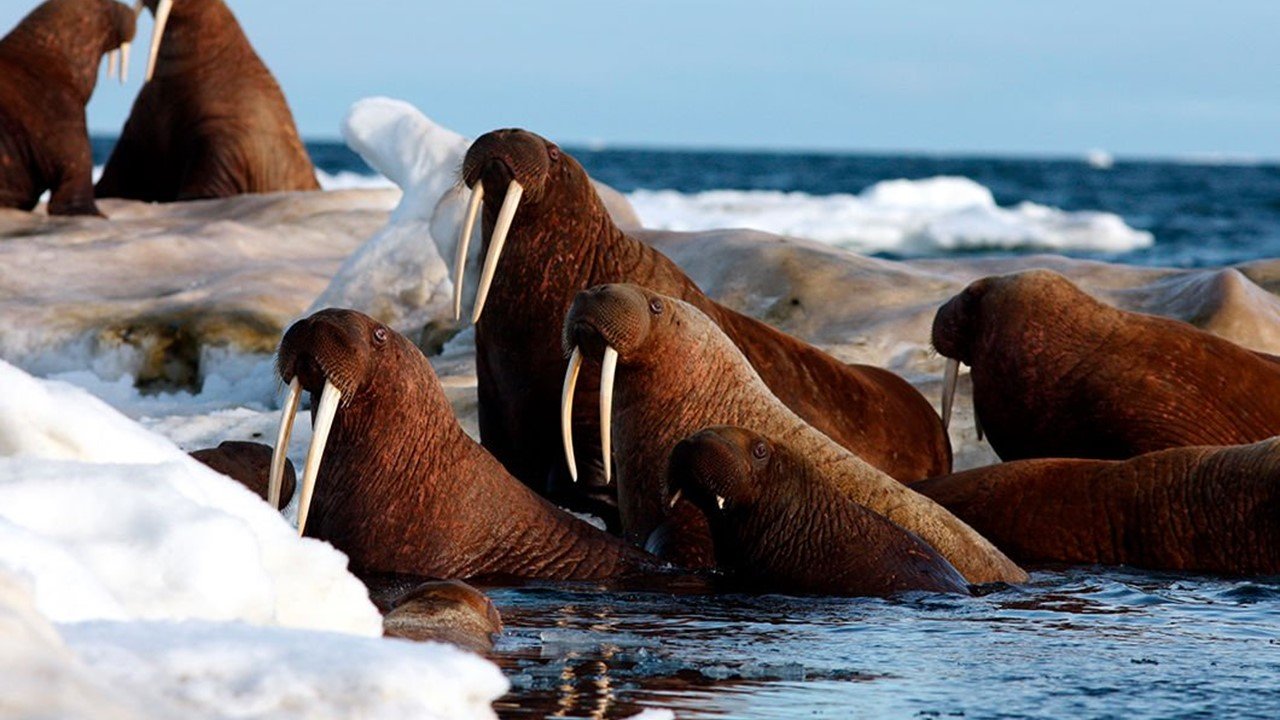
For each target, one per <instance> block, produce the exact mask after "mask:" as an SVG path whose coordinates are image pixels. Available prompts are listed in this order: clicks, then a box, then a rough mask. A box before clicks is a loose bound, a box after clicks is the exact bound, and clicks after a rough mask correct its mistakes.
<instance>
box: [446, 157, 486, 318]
mask: <svg viewBox="0 0 1280 720" xmlns="http://www.w3.org/2000/svg"><path fill="white" fill-rule="evenodd" d="M483 200H484V183H483V182H480V181H479V180H477V181H476V185H475V187H473V188H472V189H471V201H470V202H468V203H467V217H466V219H465V220H463V221H462V235H460V236H459V237H458V257H457V259H456V260H455V261H454V263H453V319H454V320H455V321H456V320H461V319H462V276H463V275H464V274H465V273H466V271H467V249H468V248H469V247H470V245H471V230H472V229H473V228H474V227H475V226H476V215H479V214H480V203H481V201H483Z"/></svg>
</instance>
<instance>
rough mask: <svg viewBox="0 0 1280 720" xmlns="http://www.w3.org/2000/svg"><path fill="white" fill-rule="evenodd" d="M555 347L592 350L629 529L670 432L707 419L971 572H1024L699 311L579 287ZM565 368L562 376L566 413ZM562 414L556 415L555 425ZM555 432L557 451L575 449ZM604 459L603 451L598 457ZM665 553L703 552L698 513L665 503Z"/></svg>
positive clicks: (635, 530) (973, 578) (682, 434)
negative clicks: (820, 425)
mask: <svg viewBox="0 0 1280 720" xmlns="http://www.w3.org/2000/svg"><path fill="white" fill-rule="evenodd" d="M564 344H565V354H570V353H572V355H573V356H575V357H576V356H584V357H589V358H593V359H595V360H597V361H601V382H600V388H601V390H600V410H599V416H600V418H601V420H602V422H601V441H602V442H601V445H602V447H603V450H604V452H605V454H606V455H612V453H613V449H614V448H616V449H617V454H616V457H617V461H618V463H617V467H618V507H619V510H620V511H621V515H622V524H623V528H624V529H625V530H626V532H627V536H628V538H629V539H631V540H632V541H635V542H644V541H645V540H646V538H648V536H649V534H650V533H651V532H652V531H653V530H654V529H655V527H657V525H658V524H659V523H660V522H662V520H663V516H664V514H665V512H666V501H667V498H668V497H669V495H670V493H669V490H668V488H667V465H668V460H669V458H670V456H671V451H672V449H673V448H675V446H676V443H678V442H680V441H681V440H683V439H684V438H686V437H688V436H689V435H691V434H693V433H695V432H697V431H699V430H701V429H703V428H705V427H708V426H712V425H736V426H739V427H746V428H750V429H752V430H753V431H755V432H758V433H760V434H762V435H766V436H768V437H769V438H770V439H771V440H773V441H775V442H777V443H785V444H787V445H788V446H790V447H792V448H793V449H794V451H795V452H796V453H799V454H802V455H803V456H805V457H807V458H808V459H809V462H812V463H813V464H814V465H815V466H816V467H818V468H820V469H821V471H822V473H823V474H824V475H825V476H826V477H827V478H828V479H829V481H830V482H832V483H835V484H836V485H838V486H839V488H840V489H841V490H842V491H843V492H844V493H845V494H846V495H847V496H848V497H849V498H850V499H852V500H853V501H854V502H856V503H857V504H859V505H862V506H863V507H865V508H867V509H868V510H871V511H873V512H877V513H880V514H881V515H884V516H885V517H886V518H888V519H889V520H891V521H893V522H895V523H897V524H898V525H900V526H902V527H903V528H906V529H907V530H909V531H911V532H914V533H915V534H916V535H919V536H920V537H921V539H923V540H924V541H925V542H927V543H929V544H930V545H931V546H933V548H934V549H935V550H937V551H938V553H939V554H941V555H942V556H943V557H945V558H946V559H947V561H948V562H950V563H951V564H952V565H954V566H955V568H956V569H957V570H959V571H960V572H961V574H963V575H964V576H965V578H967V579H968V580H969V582H972V583H986V582H996V581H1005V582H1021V581H1023V580H1025V579H1026V573H1024V572H1022V570H1021V569H1020V568H1018V566H1017V565H1015V564H1014V563H1013V562H1012V561H1010V560H1009V559H1008V558H1006V557H1005V556H1004V555H1003V554H1002V553H1001V552H1000V551H999V550H997V549H996V548H995V547H994V546H993V545H992V544H991V543H989V542H987V541H986V540H985V539H983V538H982V536H980V535H978V533H976V532H974V531H973V529H972V528H970V527H969V526H968V525H965V524H964V523H963V522H961V521H960V520H958V519H956V518H955V517H954V516H953V515H952V514H951V513H949V512H947V511H946V510H945V509H944V508H943V507H942V506H940V505H938V504H937V503H935V502H933V501H932V500H930V499H928V498H926V497H924V496H923V495H920V494H919V493H916V492H914V491H912V490H910V489H908V488H907V486H906V485H903V484H902V483H900V482H897V481H896V480H894V479H893V478H891V477H889V476H888V475H886V474H885V473H883V472H881V471H880V470H878V469H876V468H875V467H873V466H871V465H870V464H868V463H866V462H865V461H863V460H862V459H861V458H860V457H858V456H857V455H855V454H853V453H852V452H850V451H849V450H848V449H846V448H844V447H842V446H840V445H839V444H837V443H835V442H834V441H832V440H831V438H829V437H827V436H826V435H824V434H823V433H821V432H819V431H818V430H816V429H814V428H813V427H812V426H811V425H809V424H808V423H806V422H805V421H804V420H803V419H801V418H800V417H799V416H798V415H796V413H794V412H792V411H791V409H790V408H788V407H787V406H786V405H785V404H783V403H782V402H781V401H779V400H778V398H776V397H774V395H773V394H772V393H771V392H770V391H769V388H768V386H766V385H765V384H764V381H763V380H761V379H760V376H759V375H758V374H756V371H755V369H754V368H752V367H751V364H750V363H748V362H747V361H746V358H744V357H743V355H742V353H741V352H739V351H738V348H737V347H736V346H734V344H733V342H732V341H731V340H730V339H729V337H728V336H727V335H725V333H724V331H722V330H721V329H720V327H719V326H718V325H716V324H715V323H714V322H712V321H711V319H710V318H708V317H707V316H706V315H704V314H703V313H702V311H700V310H698V309H697V308H695V307H694V306H692V305H690V304H689V303H686V302H684V301H682V300H677V299H675V298H669V297H664V296H661V295H659V294H657V293H655V292H652V291H650V290H646V289H644V288H640V287H637V286H635V285H602V286H598V287H595V288H592V289H590V290H586V291H583V292H581V293H578V296H577V298H576V299H575V300H574V301H573V307H572V308H571V309H570V310H569V314H568V316H567V317H566V318H565V324H564ZM575 381H576V373H575V372H574V369H573V363H571V367H570V371H569V372H568V374H567V375H566V377H565V388H564V398H565V400H566V415H567V409H568V403H569V402H571V401H572V398H573V394H574V384H575ZM564 425H567V423H564V424H562V427H563V426H564ZM571 437H572V436H571V435H568V434H567V433H566V434H565V435H564V441H565V450H566V454H568V455H570V456H572V455H573V454H574V451H573V445H572V441H571ZM607 462H608V460H607V459H606V463H607ZM672 524H673V525H675V526H676V527H675V531H674V533H673V537H672V538H671V544H672V545H673V546H674V547H676V548H678V549H679V551H678V552H677V553H675V554H674V555H673V556H672V557H673V559H678V560H679V561H681V562H687V561H685V560H684V558H685V557H702V556H704V555H705V554H706V550H707V549H709V546H710V545H711V543H710V536H709V534H708V532H707V528H706V521H705V519H704V518H703V517H702V515H701V513H698V512H697V511H696V510H694V509H693V507H692V505H690V504H689V503H688V502H681V503H679V504H677V505H676V507H675V511H674V517H673V518H672Z"/></svg>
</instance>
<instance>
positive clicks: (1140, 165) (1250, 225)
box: [94, 138, 1280, 267]
mask: <svg viewBox="0 0 1280 720" xmlns="http://www.w3.org/2000/svg"><path fill="white" fill-rule="evenodd" d="M112 142H113V141H112V140H110V139H101V138H100V139H95V141H94V156H95V164H98V165H101V164H102V163H104V162H105V161H106V158H107V155H108V154H109V152H110V147H111V145H112ZM307 147H308V149H309V151H310V152H311V156H312V158H313V159H314V161H315V163H316V166H317V167H318V168H319V169H320V170H322V171H323V172H325V173H328V174H330V175H338V174H339V173H344V172H348V173H357V174H362V175H364V174H367V175H374V174H375V173H374V172H373V171H372V170H370V169H369V167H368V166H367V165H365V163H364V161H363V160H361V159H360V158H359V157H358V156H357V155H356V154H355V153H353V152H351V151H350V150H349V149H348V148H347V147H346V146H345V145H343V144H341V143H337V142H311V143H308V144H307ZM566 149H567V150H568V151H569V152H570V153H571V154H573V155H574V157H576V158H578V160H579V161H580V162H581V163H582V164H583V165H584V166H585V167H586V169H587V171H588V172H590V173H591V175H592V176H593V177H595V178H597V179H599V180H602V181H604V182H606V183H608V184H610V185H612V186H614V187H615V188H617V189H618V190H621V191H623V192H628V193H629V192H633V191H636V190H641V189H644V190H675V191H678V192H680V193H686V194H692V193H699V192H703V191H709V190H740V191H781V192H800V193H806V194H808V195H813V196H826V195H832V194H836V193H849V194H857V193H859V192H861V191H863V190H864V189H866V188H868V187H870V186H872V185H874V184H875V183H877V182H880V181H884V180H893V179H899V178H904V179H908V180H921V179H925V178H931V177H937V176H953V177H964V178H969V179H970V180H973V181H975V182H976V183H979V184H981V185H983V186H985V187H986V188H988V189H990V191H991V193H992V195H993V196H994V198H995V200H996V203H997V204H998V205H1000V206H1002V207H1013V206H1016V205H1018V204H1019V203H1022V202H1033V203H1037V204H1039V205H1044V206H1048V207H1052V208H1058V209H1061V210H1064V211H1068V212H1081V211H1103V212H1109V213H1115V214H1116V215H1119V216H1120V217H1121V218H1123V220H1124V222H1125V223H1126V224H1127V225H1128V226H1129V227H1131V228H1133V229H1135V230H1145V231H1147V232H1150V233H1151V234H1152V235H1153V236H1154V239H1155V242H1154V244H1153V245H1151V246H1149V247H1142V248H1135V249H1125V250H1119V251H1107V250H1097V249H1072V248H1065V249H1063V248H1045V247H1035V246H1029V247H1027V248H1025V249H1024V250H1021V251H1023V252H1043V251H1045V250H1052V251H1054V252H1062V253H1063V254H1066V255H1072V256H1076V257H1090V258H1097V259H1105V260H1111V261H1118V262H1124V263H1134V264H1145V265H1164V266H1177V267H1203V266H1215V265H1226V264H1233V263H1239V262H1245V261H1248V260H1254V259H1258V258H1266V257H1276V256H1280V163H1258V164H1213V163H1208V162H1206V163H1192V162H1171V161H1155V160H1150V161H1146V160H1144V161H1130V160H1124V159H1119V160H1116V161H1115V162H1114V164H1113V165H1111V166H1110V167H1109V168H1099V167H1095V166H1094V165H1093V164H1090V163H1089V162H1087V161H1086V160H1085V159H1084V158H1079V159H1071V158H1068V159H1039V158H983V157H959V156H955V157H949V156H930V155H872V154H856V153H780V152H763V151H752V152H727V151H714V152H703V151H690V150H631V149H586V148H574V147H569V148H566ZM1018 251H1019V250H1018V249H1011V248H1007V247H1001V248H978V249H974V248H966V249H963V250H955V249H941V248H933V249H930V248H926V249H924V250H921V249H919V248H916V249H914V250H913V251H912V252H910V253H908V254H910V255H912V256H921V255H924V256H939V255H943V256H945V255H948V254H955V253H956V252H964V253H977V252H980V253H988V254H990V253H1000V254H1007V253H1010V252H1018ZM872 254H875V255H879V256H882V257H899V256H901V254H902V253H900V252H896V251H894V250H887V251H883V250H882V251H878V252H873V253H872Z"/></svg>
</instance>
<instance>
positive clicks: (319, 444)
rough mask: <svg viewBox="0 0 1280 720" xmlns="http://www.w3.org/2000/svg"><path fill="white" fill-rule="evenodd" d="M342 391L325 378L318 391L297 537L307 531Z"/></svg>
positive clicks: (299, 508) (305, 468)
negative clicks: (312, 503)
mask: <svg viewBox="0 0 1280 720" xmlns="http://www.w3.org/2000/svg"><path fill="white" fill-rule="evenodd" d="M341 399H342V391H341V390H339V389H338V388H336V387H334V386H333V383H331V382H329V380H328V379H327V378H326V379H325V381H324V390H322V391H320V404H319V405H318V406H317V407H316V425H315V428H314V429H313V430H312V434H311V447H309V448H307V464H306V467H304V468H303V469H302V497H301V498H300V499H299V500H298V535H302V534H303V533H304V532H306V530H307V512H308V511H309V510H310V509H311V494H312V493H313V492H314V491H315V489H316V475H318V474H319V473H320V460H321V458H323V457H324V445H325V443H327V442H328V441H329V430H330V429H331V428H333V417H334V415H336V414H337V413H338V401H339V400H341Z"/></svg>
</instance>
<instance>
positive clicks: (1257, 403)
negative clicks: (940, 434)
mask: <svg viewBox="0 0 1280 720" xmlns="http://www.w3.org/2000/svg"><path fill="white" fill-rule="evenodd" d="M933 345H934V347H935V348H937V350H938V352H940V353H941V354H943V355H945V356H946V357H948V358H950V362H949V367H948V368H947V378H946V379H947V383H946V385H947V386H948V387H947V388H946V389H944V391H943V407H944V412H943V415H944V416H946V415H947V412H946V410H947V409H948V408H949V407H950V405H951V399H950V398H951V396H952V395H953V393H954V388H955V382H954V380H955V374H956V369H957V367H958V364H959V363H965V364H967V365H970V366H971V367H972V379H973V404H974V411H975V415H976V416H977V419H978V422H979V425H980V427H981V429H982V430H983V431H985V432H986V434H987V436H988V438H989V439H990V442H991V447H992V448H994V449H995V451H996V453H998V454H999V455H1000V457H1001V458H1002V459H1004V460H1018V459H1024V458H1037V457H1042V458H1101V459H1124V458H1129V457H1133V456H1135V455H1141V454H1143V453H1148V452H1152V451H1154V450H1162V449H1164V448H1169V447H1180V446H1191V445H1240V444H1244V443H1250V442H1256V441H1259V440H1262V439H1265V438H1268V437H1271V436H1273V435H1276V434H1280V364H1277V363H1276V362H1274V361H1273V360H1271V359H1270V358H1268V357H1264V356H1262V355H1259V354H1257V353H1254V352H1252V351H1249V350H1246V349H1244V348H1242V347H1240V346H1238V345H1235V344H1234V343H1231V342H1229V341H1227V340H1224V339H1222V338H1220V337H1217V336H1215V335H1211V334H1209V333H1206V332H1204V331H1201V330H1197V329H1196V328H1194V327H1192V326H1190V325H1187V324H1185V323H1181V322H1178V321H1176V320H1169V319H1166V318H1159V317H1154V316H1150V315H1141V314H1138V313H1131V312H1125V311H1123V310H1118V309H1116V308H1113V307H1111V306H1109V305H1106V304H1104V303H1102V302H1099V301H1098V300H1095V299H1093V298H1092V297H1090V296H1089V295H1087V294H1085V293H1084V292H1083V291H1081V290H1080V289H1079V288H1077V287H1076V286H1075V285H1073V284H1072V283H1071V281H1069V280H1067V279H1066V278H1064V277H1062V276H1061V275H1059V274H1057V273H1054V272H1050V271H1047V270H1032V271H1027V272H1021V273H1015V274H1012V275H1002V276H998V277H989V278H985V279H982V280H979V281H977V282H975V283H973V284H972V285H970V286H969V287H967V288H965V290H964V291H963V292H961V293H960V294H959V295H957V296H956V297H954V298H952V299H951V300H949V301H948V302H947V303H946V304H945V305H943V306H942V309H940V310H939V311H938V314H937V316H936V317H935V318H934V321H933Z"/></svg>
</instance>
